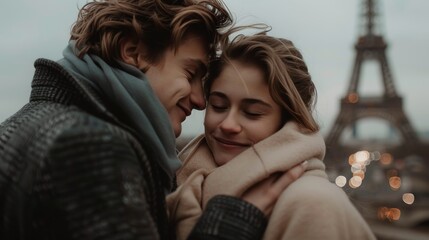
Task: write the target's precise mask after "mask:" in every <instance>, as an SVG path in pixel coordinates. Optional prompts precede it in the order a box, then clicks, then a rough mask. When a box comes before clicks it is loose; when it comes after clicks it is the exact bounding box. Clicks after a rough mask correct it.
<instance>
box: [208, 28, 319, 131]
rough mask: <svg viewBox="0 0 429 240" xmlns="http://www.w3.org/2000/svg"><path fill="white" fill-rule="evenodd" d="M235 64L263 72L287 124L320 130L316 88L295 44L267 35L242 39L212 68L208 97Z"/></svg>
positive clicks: (232, 42)
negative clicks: (226, 69)
mask: <svg viewBox="0 0 429 240" xmlns="http://www.w3.org/2000/svg"><path fill="white" fill-rule="evenodd" d="M232 60H236V61H240V62H242V63H246V64H251V65H253V66H256V67H258V68H260V69H261V70H262V72H263V73H264V76H265V79H266V81H267V84H268V87H269V91H270V94H271V97H272V98H273V99H274V101H275V102H276V103H277V104H279V106H281V108H282V111H283V112H282V118H283V123H286V122H287V121H289V120H295V121H297V122H298V123H299V124H300V125H301V126H302V127H304V128H306V129H308V130H310V131H311V132H316V131H318V130H319V126H318V124H317V123H316V121H315V120H314V118H313V116H312V112H313V110H314V106H315V104H316V96H317V92H316V87H315V85H314V83H313V81H312V80H311V76H310V74H309V72H308V68H307V65H306V63H305V62H304V59H303V56H302V54H301V53H300V52H299V50H298V49H297V48H296V47H295V46H294V44H293V43H292V41H290V40H287V39H283V38H275V37H272V36H268V35H266V32H263V33H260V34H255V35H251V36H245V35H238V36H237V37H235V38H234V39H233V40H232V41H231V42H229V43H226V44H224V48H223V50H222V52H221V55H220V57H219V58H218V59H216V60H215V61H213V62H212V63H211V64H210V70H209V74H208V77H207V79H206V81H205V84H204V88H205V94H206V96H208V95H209V93H210V87H211V85H212V83H213V81H214V80H215V79H216V78H217V77H218V76H219V74H220V72H221V71H222V69H223V67H224V66H225V65H227V64H230V63H231V61H232ZM244 81H245V79H244Z"/></svg>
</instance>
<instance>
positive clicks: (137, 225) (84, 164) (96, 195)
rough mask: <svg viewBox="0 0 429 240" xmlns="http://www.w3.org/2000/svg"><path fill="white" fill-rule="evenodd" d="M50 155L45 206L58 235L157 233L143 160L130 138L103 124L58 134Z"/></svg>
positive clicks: (92, 236)
mask: <svg viewBox="0 0 429 240" xmlns="http://www.w3.org/2000/svg"><path fill="white" fill-rule="evenodd" d="M53 146H54V147H53V148H52V149H51V151H50V152H49V156H48V165H47V166H46V168H47V169H48V171H47V172H48V173H49V174H47V175H46V176H45V177H48V178H51V181H50V182H51V183H52V186H53V187H52V189H53V191H52V196H50V197H49V205H50V206H47V207H46V208H45V210H46V211H45V214H46V216H48V217H47V221H48V222H50V223H51V224H48V226H55V229H54V230H51V231H54V234H55V236H57V237H56V238H57V239H143V238H144V239H159V238H160V237H159V232H158V230H157V226H156V224H155V220H154V219H153V216H152V215H151V211H150V207H149V205H148V202H147V198H146V197H147V196H145V190H144V187H143V186H144V184H145V182H144V179H143V176H142V171H141V165H140V163H139V160H138V158H137V155H136V153H135V151H133V149H132V147H131V146H130V145H129V144H128V142H127V141H126V140H125V139H124V138H122V137H120V136H115V135H114V134H112V133H111V132H109V131H107V130H103V129H98V130H97V129H95V130H94V129H93V128H91V129H89V128H88V129H85V128H82V129H77V130H76V129H74V130H73V131H68V132H65V133H63V134H61V135H60V137H58V138H57V139H56V141H55V143H54V144H53Z"/></svg>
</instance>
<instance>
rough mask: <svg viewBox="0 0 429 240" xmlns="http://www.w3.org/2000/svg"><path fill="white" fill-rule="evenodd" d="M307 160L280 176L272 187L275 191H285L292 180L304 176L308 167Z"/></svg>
mask: <svg viewBox="0 0 429 240" xmlns="http://www.w3.org/2000/svg"><path fill="white" fill-rule="evenodd" d="M307 165H308V163H307V161H304V162H303V163H301V164H299V165H296V166H295V167H293V168H291V169H289V170H288V171H287V172H285V173H283V174H282V176H281V177H280V178H278V180H277V181H276V182H275V183H274V184H273V186H272V188H273V190H275V191H280V192H281V191H283V190H284V189H285V188H286V187H288V186H289V185H290V184H291V183H292V182H294V181H295V180H296V179H298V178H299V177H301V176H302V174H303V173H304V172H305V170H306V169H307Z"/></svg>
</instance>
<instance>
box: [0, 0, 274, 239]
mask: <svg viewBox="0 0 429 240" xmlns="http://www.w3.org/2000/svg"><path fill="white" fill-rule="evenodd" d="M231 23H232V20H231V18H230V15H229V13H228V11H227V10H226V9H225V7H224V6H223V5H222V3H221V2H219V1H218V0H212V1H200V2H199V3H195V2H194V1H192V0H176V1H174V0H169V1H167V0H165V1H161V0H104V1H103V0H100V1H94V2H89V3H87V4H86V5H85V6H84V7H83V8H82V9H81V10H80V13H79V17H78V19H77V21H76V23H75V25H74V26H73V28H72V31H71V39H70V42H69V45H68V46H67V47H66V49H65V50H64V52H63V56H64V58H62V59H61V60H59V61H56V62H55V61H51V60H47V59H38V60H37V61H36V62H35V68H36V70H35V74H34V79H33V82H32V92H31V96H30V101H29V103H28V104H26V105H25V106H24V107H23V108H22V109H21V110H20V111H18V112H17V113H16V114H14V115H13V116H11V117H10V118H8V119H7V120H6V121H5V122H3V123H2V124H1V125H0V191H1V198H0V214H1V219H0V239H143V238H144V239H168V238H173V237H174V236H171V235H172V234H171V233H172V232H174V231H171V230H170V228H171V226H169V224H168V220H167V212H166V208H165V194H166V193H168V192H169V191H170V190H171V189H172V187H173V182H174V180H173V179H174V173H175V171H176V170H177V168H178V167H179V166H180V162H179V160H178V159H177V156H176V152H175V136H176V137H177V136H179V134H180V132H181V123H182V122H183V121H184V120H185V118H186V117H187V116H188V115H190V113H191V111H192V110H193V109H204V108H205V101H204V97H203V94H202V89H201V84H202V78H203V77H204V75H205V73H206V70H207V67H208V62H209V61H210V59H211V58H212V57H213V56H214V55H215V51H216V46H217V45H218V43H219V41H220V39H221V37H222V35H221V34H220V33H219V30H221V29H222V28H224V27H228V26H229V25H230V24H231ZM264 189H265V188H264ZM255 192H256V193H258V191H253V192H252V191H251V192H250V193H249V194H248V195H247V197H246V196H243V199H246V200H248V201H243V200H241V199H237V198H232V197H228V196H217V197H214V198H213V199H212V200H211V201H210V204H209V206H208V208H207V211H205V212H204V213H203V215H202V217H201V218H200V221H199V223H198V224H197V226H196V227H195V229H194V230H193V233H192V234H191V237H190V238H192V239H221V238H222V239H253V238H254V239H257V238H258V237H259V236H261V234H262V232H263V231H264V228H265V224H266V219H265V216H264V214H263V212H262V211H263V210H264V209H263V207H261V199H260V198H257V199H258V200H257V201H251V200H249V197H248V196H252V195H255ZM260 192H261V191H259V193H260ZM278 192H280V191H278ZM256 195H257V194H256ZM271 196H272V197H271V199H276V198H277V196H276V195H275V194H271ZM250 198H251V197H250ZM258 201H259V203H258ZM248 202H251V203H253V205H252V204H249V203H248ZM262 202H263V203H262V206H263V205H264V204H265V205H266V206H267V207H269V205H270V204H272V202H273V201H268V203H267V201H265V202H264V201H262ZM255 206H257V207H255ZM258 208H259V209H261V210H262V211H261V210H259V209H258Z"/></svg>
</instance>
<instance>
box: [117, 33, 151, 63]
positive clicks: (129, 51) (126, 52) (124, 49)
mask: <svg viewBox="0 0 429 240" xmlns="http://www.w3.org/2000/svg"><path fill="white" fill-rule="evenodd" d="M120 48H121V49H120V51H121V52H120V54H121V59H122V61H123V62H125V63H127V64H130V65H133V66H134V67H136V68H138V69H145V68H146V67H147V66H148V63H147V62H146V61H145V60H144V57H143V52H142V49H141V47H139V44H138V43H137V42H135V41H133V40H131V39H124V40H122V41H121V43H120Z"/></svg>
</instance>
